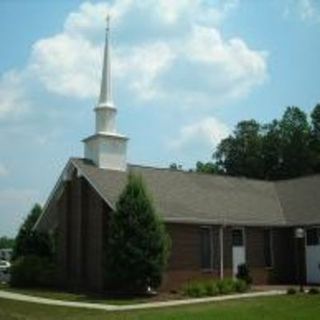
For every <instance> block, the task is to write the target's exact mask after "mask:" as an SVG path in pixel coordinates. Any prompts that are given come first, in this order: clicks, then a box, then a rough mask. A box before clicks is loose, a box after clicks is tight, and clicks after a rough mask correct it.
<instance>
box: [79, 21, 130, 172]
mask: <svg viewBox="0 0 320 320" xmlns="http://www.w3.org/2000/svg"><path fill="white" fill-rule="evenodd" d="M110 51H111V50H110V16H109V15H108V16H107V28H106V40H105V48H104V56H103V68H102V78H101V87H100V96H99V101H98V104H97V106H96V107H95V109H94V111H95V113H96V132H95V134H94V135H92V136H90V137H88V138H86V139H84V140H83V142H84V143H85V158H87V159H90V160H92V161H93V162H94V163H95V164H96V165H97V166H98V167H99V168H103V169H111V170H121V171H125V170H126V153H127V140H128V138H127V137H125V136H123V135H121V134H118V133H117V130H116V115H117V109H116V108H115V106H114V103H113V99H112V78H111V56H110Z"/></svg>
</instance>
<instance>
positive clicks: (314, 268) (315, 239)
mask: <svg viewBox="0 0 320 320" xmlns="http://www.w3.org/2000/svg"><path fill="white" fill-rule="evenodd" d="M306 264H307V282H308V283H310V284H318V283H320V229H319V228H310V229H307V235H306Z"/></svg>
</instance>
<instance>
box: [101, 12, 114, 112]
mask: <svg viewBox="0 0 320 320" xmlns="http://www.w3.org/2000/svg"><path fill="white" fill-rule="evenodd" d="M106 21H107V27H106V40H105V47H104V56H103V69H102V79H101V88H100V97H99V106H108V107H113V101H112V83H111V61H110V60H111V56H110V15H109V14H108V15H107V18H106Z"/></svg>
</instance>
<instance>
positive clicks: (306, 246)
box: [304, 225, 320, 284]
mask: <svg viewBox="0 0 320 320" xmlns="http://www.w3.org/2000/svg"><path fill="white" fill-rule="evenodd" d="M310 229H317V230H318V244H317V245H314V246H311V245H309V246H308V243H307V232H308V230H310ZM304 230H305V239H304V244H305V254H304V256H305V271H306V274H305V277H306V278H305V281H306V283H307V284H309V283H310V284H320V255H319V267H318V268H319V281H318V282H309V281H308V253H307V250H308V247H319V251H320V226H319V225H315V226H309V227H305V228H304Z"/></svg>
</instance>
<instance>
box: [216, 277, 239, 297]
mask: <svg viewBox="0 0 320 320" xmlns="http://www.w3.org/2000/svg"><path fill="white" fill-rule="evenodd" d="M217 287H218V289H219V293H221V294H228V293H232V292H234V291H235V281H234V280H233V279H230V278H226V279H223V280H219V281H218V282H217Z"/></svg>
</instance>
